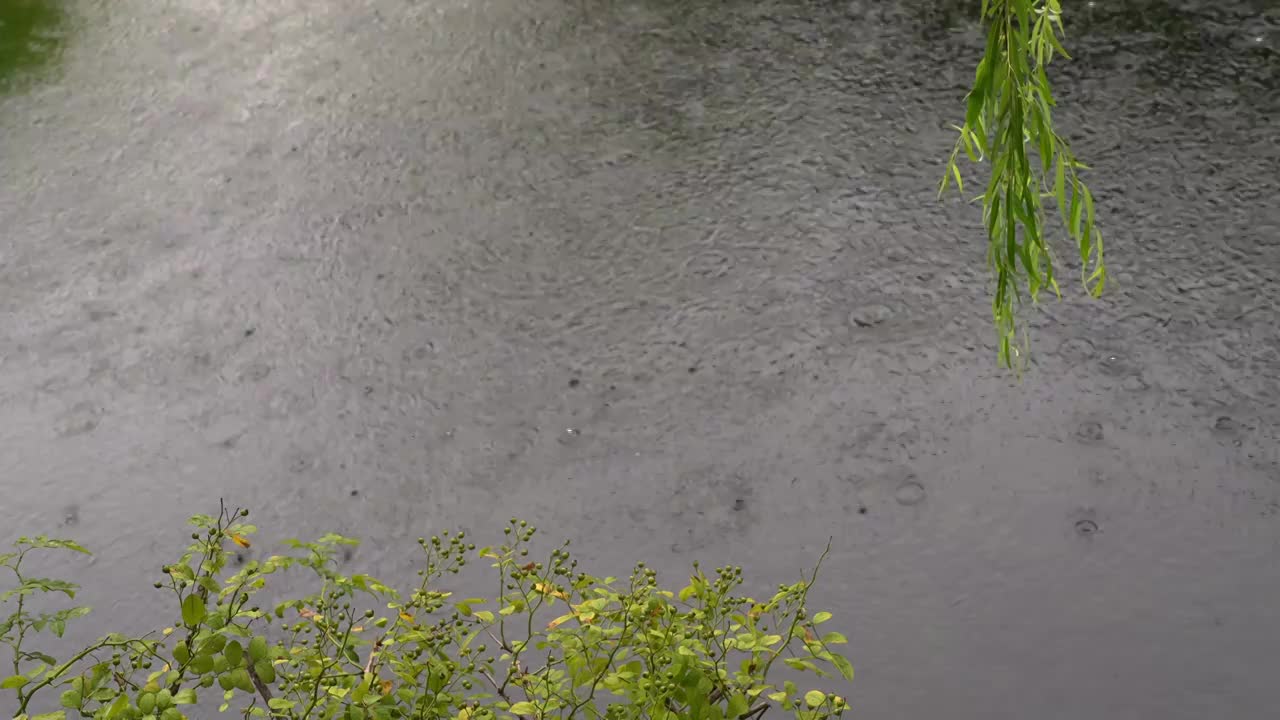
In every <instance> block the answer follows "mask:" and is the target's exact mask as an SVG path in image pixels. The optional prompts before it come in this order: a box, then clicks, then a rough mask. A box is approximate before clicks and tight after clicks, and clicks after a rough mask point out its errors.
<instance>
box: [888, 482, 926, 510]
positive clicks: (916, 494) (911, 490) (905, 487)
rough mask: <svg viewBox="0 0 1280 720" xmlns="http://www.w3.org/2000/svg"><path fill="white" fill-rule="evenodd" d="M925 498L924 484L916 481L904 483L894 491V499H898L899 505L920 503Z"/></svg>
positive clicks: (908, 505)
mask: <svg viewBox="0 0 1280 720" xmlns="http://www.w3.org/2000/svg"><path fill="white" fill-rule="evenodd" d="M924 498H925V491H924V486H923V485H921V484H920V483H918V482H915V481H911V482H904V483H902V484H901V485H899V486H898V489H897V490H896V491H894V493H893V499H894V500H897V501H898V504H899V505H905V506H907V507H910V506H912V505H919V504H920V503H921V502H924Z"/></svg>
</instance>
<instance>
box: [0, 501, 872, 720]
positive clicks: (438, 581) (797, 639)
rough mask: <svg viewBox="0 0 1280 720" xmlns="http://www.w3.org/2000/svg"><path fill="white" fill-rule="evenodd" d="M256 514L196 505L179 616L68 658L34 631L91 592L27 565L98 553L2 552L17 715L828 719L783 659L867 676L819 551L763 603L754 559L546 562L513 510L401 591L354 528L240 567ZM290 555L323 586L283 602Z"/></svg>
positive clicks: (168, 587) (448, 548)
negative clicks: (355, 555) (457, 581)
mask: <svg viewBox="0 0 1280 720" xmlns="http://www.w3.org/2000/svg"><path fill="white" fill-rule="evenodd" d="M247 515H248V511H227V510H226V509H225V508H224V509H222V510H221V511H220V512H219V514H218V515H217V516H206V515H198V516H195V517H193V518H192V519H191V523H192V524H193V525H194V526H195V532H194V533H192V535H191V538H192V541H193V542H192V543H191V545H190V546H189V547H188V548H187V549H186V552H185V553H183V555H182V557H181V558H180V559H179V560H178V561H177V562H174V563H173V564H171V565H167V566H165V567H164V579H163V581H161V582H157V583H156V584H155V586H156V588H159V589H161V590H162V591H164V592H166V593H168V594H172V596H173V600H174V602H175V604H176V605H177V613H176V615H177V616H178V617H176V618H175V620H176V621H175V622H174V623H173V626H172V627H165V628H163V629H157V630H156V631H154V632H152V633H150V634H147V635H143V636H140V637H126V636H123V635H120V634H114V633H113V634H109V635H106V636H105V637H103V638H102V639H100V640H98V641H97V642H95V643H93V644H91V645H89V646H88V647H86V648H84V649H82V650H80V651H79V652H76V653H74V654H72V655H71V656H70V657H69V659H67V660H65V661H59V660H56V659H55V658H53V657H51V656H49V655H47V654H45V653H44V652H41V651H37V650H32V649H30V645H31V641H32V640H33V639H34V638H35V634H36V633H39V632H41V631H49V632H52V633H53V634H54V635H57V636H59V637H61V636H62V634H63V632H64V630H65V627H66V623H67V622H68V621H71V620H73V619H74V618H77V617H80V616H83V615H85V614H87V613H88V612H89V609H88V608H85V607H71V608H63V609H59V610H55V611H52V612H40V613H37V612H35V607H34V606H35V605H46V604H48V602H49V601H50V600H51V599H53V598H52V597H51V596H55V595H57V594H59V593H61V594H64V595H66V597H67V598H72V599H73V598H74V597H75V594H76V590H77V589H78V588H77V586H76V585H75V584H74V583H70V582H66V581H63V580H52V579H46V578H39V577H35V576H34V575H32V574H30V572H29V565H30V563H31V556H33V554H35V553H36V551H45V550H65V551H72V552H78V553H88V551H87V550H86V549H85V548H83V547H82V546H80V545H78V544H76V543H74V542H72V541H68V540H55V539H50V538H47V537H43V536H41V537H36V538H20V539H19V540H18V541H17V542H16V543H15V544H14V551H13V552H11V553H7V554H0V565H3V566H4V567H5V568H8V569H9V570H10V571H11V572H12V574H13V577H14V579H15V580H16V583H17V585H16V587H13V588H11V589H8V590H6V591H5V592H4V593H3V594H0V599H3V601H4V602H5V603H6V604H10V605H13V606H16V608H15V610H14V612H13V613H12V614H10V615H9V616H8V617H7V618H6V619H4V620H3V621H2V622H0V643H3V645H5V646H7V647H9V648H10V649H11V650H12V652H13V667H12V675H10V676H9V677H7V678H5V679H4V680H3V681H2V682H0V687H2V688H4V689H5V690H9V691H12V692H13V693H14V694H15V695H16V704H17V711H18V717H19V718H24V719H26V718H31V720H35V719H37V718H65V717H76V716H79V717H87V718H100V719H111V718H127V719H128V720H139V719H142V720H157V719H159V720H179V719H180V718H184V717H187V713H188V712H189V711H190V712H196V711H195V707H200V708H201V710H200V711H198V714H199V715H200V716H205V715H209V714H212V708H213V706H214V705H216V704H218V703H219V702H220V703H221V704H220V706H219V708H218V709H219V712H234V713H236V714H241V715H244V716H245V717H251V716H253V717H272V718H325V719H329V718H343V719H346V720H361V719H363V718H376V719H377V720H386V719H389V718H449V719H450V720H498V719H502V720H510V719H512V718H514V719H515V720H540V719H541V718H559V719H562V720H571V719H572V718H582V719H583V720H601V719H604V720H638V719H640V718H647V719H652V720H676V718H679V719H680V720H759V718H760V717H761V716H762V715H763V714H764V713H765V712H766V711H767V710H768V709H769V708H770V707H771V706H778V707H780V708H782V709H783V710H786V711H788V712H791V713H793V714H794V716H795V718H796V720H825V719H826V718H830V717H833V716H840V715H841V714H842V713H843V712H844V710H845V709H846V707H847V704H846V702H845V700H844V699H843V698H841V697H839V696H838V695H834V694H828V693H826V692H823V691H821V690H817V689H807V690H805V689H801V688H798V687H797V686H796V685H795V683H794V682H792V681H791V680H785V681H782V682H778V681H777V680H775V679H773V677H772V675H771V672H773V673H774V674H776V671H777V670H780V669H782V667H783V666H785V667H789V668H791V669H792V670H794V671H800V672H801V673H806V672H807V673H812V674H816V675H818V676H822V677H832V673H830V672H828V671H829V670H834V672H836V673H839V674H840V675H843V676H844V677H845V678H852V676H853V670H852V668H851V667H850V665H849V662H848V661H847V660H846V659H845V658H843V657H842V656H840V655H838V654H837V653H835V652H834V651H833V650H832V648H833V647H834V646H836V645H839V644H843V643H844V642H845V638H844V637H843V636H841V635H840V634H839V633H836V632H823V631H822V630H820V629H819V626H820V625H821V624H822V623H824V622H826V621H827V620H829V619H830V618H831V614H830V613H827V612H817V613H812V614H810V613H809V612H808V608H807V607H806V601H807V598H808V592H809V589H810V587H811V586H812V584H813V581H814V579H815V578H816V575H817V569H816V568H815V569H814V571H813V573H812V574H810V575H809V576H808V577H806V578H804V579H801V580H799V581H797V582H795V583H792V584H785V585H781V586H779V587H778V589H777V592H776V593H774V594H773V595H772V596H771V597H769V598H768V599H766V600H762V601H757V600H753V599H751V598H748V597H742V596H739V595H736V594H735V593H736V591H737V589H738V588H739V587H740V585H741V584H742V582H743V581H742V570H741V568H731V567H724V568H720V569H718V570H716V572H715V574H714V576H708V575H705V574H704V573H703V572H702V571H700V570H699V569H698V567H697V564H695V565H694V570H693V573H692V576H691V577H690V580H689V583H688V585H686V586H685V587H684V588H683V589H680V590H678V591H671V590H664V589H662V588H661V587H660V586H659V585H658V580H657V575H656V573H655V572H654V571H653V570H651V569H649V568H647V567H646V566H645V565H644V564H643V563H638V564H637V565H636V566H635V569H634V570H633V571H632V573H631V574H630V576H629V577H628V578H626V579H623V580H618V579H616V578H612V577H604V578H600V577H595V576H592V575H588V574H586V573H584V572H581V571H579V570H578V567H577V565H578V563H577V561H576V560H574V559H572V556H571V555H570V553H569V551H568V550H567V546H568V544H569V543H567V542H566V543H564V545H563V546H561V547H559V548H557V549H556V550H553V551H552V552H551V553H550V554H549V557H547V558H546V559H545V560H533V559H530V550H531V547H530V544H531V541H532V539H533V536H534V528H533V527H531V526H529V525H528V524H527V523H525V522H521V521H518V520H512V521H511V523H510V524H509V525H508V526H506V527H504V528H503V530H502V532H503V542H502V543H501V544H499V545H496V546H493V547H483V548H479V549H477V548H476V547H475V545H473V544H472V543H471V542H470V540H469V538H467V536H466V534H465V533H462V532H458V533H454V534H450V533H448V532H444V533H441V534H440V535H439V536H436V537H431V538H424V539H420V540H418V544H419V546H420V551H421V552H422V554H423V556H424V560H423V562H424V567H423V569H422V570H420V571H419V573H418V574H419V575H420V582H419V583H418V584H417V586H416V587H414V588H412V589H411V590H409V591H408V592H397V591H396V590H393V589H392V588H391V587H390V586H388V585H386V584H384V583H382V582H380V581H378V580H376V579H374V578H372V577H369V576H368V575H360V574H357V575H350V576H347V575H343V574H341V573H340V572H339V571H338V563H337V561H336V559H335V557H336V555H337V554H338V553H340V552H341V550H342V549H343V548H344V546H348V545H353V544H355V542H356V541H355V540H351V539H349V538H345V537H341V536H338V535H326V536H324V537H322V538H320V539H319V540H317V541H315V542H297V541H289V542H288V543H286V544H287V545H288V546H289V552H288V553H287V554H283V555H276V556H272V557H269V558H267V559H265V560H263V561H261V562H259V561H249V562H247V563H245V564H244V565H243V567H240V568H238V569H236V570H235V571H234V572H232V571H231V569H230V568H229V567H228V560H229V558H230V556H231V555H232V554H233V553H234V552H235V551H236V550H237V549H238V547H245V548H247V547H249V543H250V540H249V538H250V537H251V536H252V534H253V533H254V530H255V529H254V528H253V527H252V526H250V525H248V524H247V523H246V522H245V520H246V516H247ZM824 554H825V553H824ZM476 560H485V561H487V562H488V563H489V564H490V565H491V566H492V568H493V571H494V573H495V574H496V579H497V581H498V582H499V583H500V587H501V591H500V595H499V596H498V597H494V598H466V599H460V598H456V597H454V596H453V595H452V594H451V593H450V592H448V591H447V590H446V589H445V587H446V583H445V582H444V581H445V580H447V579H450V578H452V576H454V575H457V574H458V573H459V572H460V571H462V570H464V569H466V567H467V566H468V565H470V564H474V562H475V561H476ZM820 562H821V561H819V564H820ZM290 572H293V573H296V572H302V573H304V575H305V577H307V578H309V579H308V582H309V583H313V584H314V586H317V589H316V592H314V593H313V594H310V595H306V596H304V597H298V598H296V599H290V600H285V601H283V602H279V603H277V604H275V605H273V606H267V604H266V603H265V602H264V601H263V600H261V599H260V598H262V597H264V594H263V590H264V589H266V587H267V585H268V580H269V579H272V578H277V579H282V578H283V576H284V575H285V574H287V573H290ZM278 576H279V577H278ZM779 661H780V663H781V664H779ZM796 677H803V675H796ZM55 699H56V704H55ZM197 703H199V705H198V706H197ZM193 706H194V707H193ZM205 706H208V707H209V710H208V711H205V710H204V709H203V708H204V707H205ZM58 707H60V708H61V709H57V708H58Z"/></svg>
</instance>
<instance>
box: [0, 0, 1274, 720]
mask: <svg viewBox="0 0 1280 720" xmlns="http://www.w3.org/2000/svg"><path fill="white" fill-rule="evenodd" d="M67 8H68V11H69V13H70V15H71V16H72V17H71V18H70V19H69V20H68V24H69V26H74V27H82V28H84V31H83V32H81V33H78V34H77V35H76V36H75V38H74V41H73V42H69V43H67V44H66V46H65V48H64V49H63V51H62V52H61V56H60V60H59V63H58V72H57V73H56V74H54V75H53V76H49V77H46V78H45V79H44V81H43V82H41V83H38V84H34V85H31V86H29V87H27V88H25V89H24V91H22V92H19V93H12V94H10V95H8V96H6V97H4V98H2V99H0V228H3V230H4V232H3V234H2V235H0V447H3V448H4V450H3V453H2V454H0V458H3V465H0V470H2V471H3V474H2V475H0V477H3V478H4V480H3V483H4V484H3V486H2V489H3V491H4V501H3V503H0V527H5V528H11V529H12V530H11V532H10V534H17V533H18V532H36V531H42V530H44V531H50V532H59V533H63V534H71V535H74V536H76V537H79V538H81V539H83V540H85V541H86V542H88V543H89V544H91V545H93V546H94V547H95V548H97V549H98V550H100V551H101V552H102V555H101V559H99V560H97V561H96V562H95V563H93V564H92V565H88V566H87V567H77V568H76V571H77V572H79V573H80V574H81V575H82V578H83V580H84V582H85V583H86V584H88V585H90V586H91V587H92V588H94V590H93V591H92V592H90V593H89V600H90V602H93V603H96V604H97V605H99V610H100V612H101V614H102V618H100V620H102V621H104V622H105V621H106V620H111V621H114V622H117V623H120V624H121V625H123V626H125V627H138V626H139V625H140V624H142V623H144V622H145V621H148V620H150V614H151V613H152V612H153V610H154V609H155V608H156V607H157V603H158V602H159V600H158V599H157V598H155V597H153V596H152V593H151V591H150V585H149V583H148V582H143V580H149V579H150V577H151V575H152V571H151V570H148V569H147V568H154V567H157V566H158V565H159V563H160V562H161V561H162V558H167V557H168V555H167V554H166V552H165V548H166V547H168V546H170V545H171V544H172V543H173V542H176V541H178V540H179V539H180V538H182V537H183V535H182V530H181V522H180V519H181V516H182V515H185V514H186V513H189V512H192V511H196V510H204V509H207V508H209V507H210V505H211V504H212V503H215V502H216V500H217V498H218V497H225V498H227V499H228V500H229V501H231V502H234V503H239V504H247V505H250V506H252V507H253V508H254V509H255V512H256V516H257V520H258V521H259V523H260V524H261V525H264V526H267V527H270V528H272V531H273V533H274V534H276V535H281V536H282V535H290V534H311V533H320V532H323V531H328V530H334V531H338V532H345V533H349V534H355V535H359V536H361V537H364V538H366V539H367V540H368V542H366V544H365V545H364V546H363V547H362V548H361V549H360V550H359V551H358V552H356V553H355V555H354V557H353V558H352V562H353V564H355V563H358V564H359V565H360V566H361V567H362V568H371V569H374V570H376V571H377V572H380V573H382V574H384V575H388V576H392V577H395V576H397V575H400V574H403V573H405V572H406V571H407V570H408V569H409V567H410V566H411V563H412V557H411V555H410V554H409V553H410V551H411V549H412V547H413V541H412V539H411V538H416V537H417V536H418V535H421V534H424V533H428V532H430V531H433V530H435V529H438V528H440V527H441V526H442V523H449V524H450V525H453V526H458V525H461V526H464V527H467V528H469V529H471V530H472V531H473V532H474V533H483V531H484V529H485V528H486V527H488V526H490V525H495V524H496V523H499V522H503V521H504V519H505V518H506V517H508V516H509V515H510V514H512V513H513V512H515V513H520V514H522V515H524V516H526V517H528V518H529V519H530V520H533V521H535V522H537V523H539V525H540V527H541V528H542V529H543V532H544V533H545V534H547V535H551V536H562V535H563V536H570V537H573V538H574V539H577V540H581V541H589V542H585V543H582V544H583V545H585V549H584V550H582V551H581V552H582V554H583V555H582V557H583V561H584V563H585V562H589V564H592V565H595V566H597V567H599V568H600V569H601V571H602V572H605V571H614V572H616V569H617V568H618V567H625V566H628V565H629V564H630V562H631V561H633V560H636V559H644V560H646V561H648V562H650V563H651V564H653V565H655V566H656V567H659V568H663V569H666V570H669V571H672V572H677V573H678V571H680V570H681V569H682V568H684V567H685V566H686V564H687V562H688V561H689V560H691V559H694V558H703V559H704V560H705V561H706V562H711V563H716V564H720V563H723V562H734V563H741V564H743V565H744V566H746V567H747V568H748V569H749V570H754V576H755V577H756V578H758V579H759V581H760V587H761V588H768V587H769V586H770V584H772V583H774V582H777V581H779V580H782V579H789V578H791V577H792V576H793V575H794V573H795V571H796V566H797V565H798V564H804V563H811V562H812V561H813V560H814V559H815V558H816V557H817V555H818V553H819V552H820V549H821V547H822V546H823V545H824V544H825V542H826V540H827V538H828V537H830V536H834V538H835V541H834V544H833V553H832V556H831V559H830V561H829V564H828V565H827V566H826V568H827V570H826V578H825V584H824V585H823V586H822V593H821V598H820V604H822V605H824V606H828V607H830V608H831V609H832V610H833V611H835V612H836V613H837V617H838V618H839V619H840V621H841V622H842V623H843V625H844V627H843V628H842V630H844V631H846V634H847V635H848V636H849V637H850V639H851V645H850V651H849V654H850V655H851V657H852V659H853V660H854V663H855V666H856V667H857V669H858V673H859V677H858V680H857V682H856V683H855V684H854V686H853V688H852V689H851V690H852V692H851V694H850V697H851V702H853V704H854V708H855V711H856V713H857V715H858V716H859V717H929V716H934V715H940V714H944V713H945V714H946V715H947V716H948V717H951V718H956V719H957V720H960V719H963V718H990V717H1024V716H1025V715H1027V714H1028V713H1033V714H1035V716H1036V717H1048V718H1056V717H1064V718H1065V717H1077V716H1079V715H1082V714H1088V715H1089V716H1091V717H1099V718H1132V717H1162V718H1196V719H1197V720H1199V719H1200V718H1203V717H1206V716H1211V715H1214V714H1219V715H1223V714H1226V712H1227V711H1228V710H1230V711H1232V712H1233V714H1235V715H1244V716H1260V715H1262V714H1263V713H1264V712H1265V711H1266V710H1265V709H1269V708H1270V707H1271V706H1272V704H1273V702H1272V694H1273V693H1272V685H1273V682H1274V681H1273V677H1272V676H1273V675H1274V673H1273V672H1272V669H1271V663H1270V662H1269V659H1270V657H1271V656H1272V655H1273V648H1272V647H1271V646H1272V644H1273V642H1272V640H1271V639H1272V638H1274V637H1276V636H1277V633H1280V609H1277V606H1276V604H1275V603H1274V602H1273V599H1274V597H1275V596H1276V592H1277V590H1280V574H1278V573H1277V572H1276V570H1275V567H1276V565H1275V553H1276V551H1277V549H1280V548H1278V544H1280V543H1278V541H1280V517H1277V511H1278V510H1280V484H1278V483H1277V478H1280V464H1278V461H1280V456H1278V455H1277V451H1276V448H1277V447H1278V445H1277V442H1278V441H1280V437H1278V435H1280V433H1278V432H1277V430H1276V428H1277V427H1280V411H1278V410H1277V406H1276V402H1277V398H1278V397H1280V385H1278V381H1280V369H1278V368H1280V329H1278V327H1280V326H1278V325H1277V323H1276V314H1275V312H1276V303H1277V298H1278V296H1280V291H1278V289H1277V283H1276V279H1277V273H1278V272H1280V209H1278V207H1280V206H1277V204H1276V202H1275V197H1276V195H1277V190H1280V179H1278V175H1277V173H1276V167H1277V166H1278V163H1280V145H1278V136H1280V133H1278V132H1277V121H1276V118H1277V117H1280V94H1278V90H1277V87H1278V83H1277V71H1278V69H1280V59H1278V54H1277V46H1276V42H1277V39H1276V38H1277V23H1278V22H1280V20H1277V18H1276V16H1275V14H1274V11H1273V10H1272V9H1271V8H1269V7H1267V4H1266V3H1257V2H1255V3H1250V2H1220V3H1215V4H1213V5H1206V4H1199V5H1197V4H1191V3H1154V2H1127V3H1122V4H1115V3H1098V4H1096V5H1093V6H1092V7H1091V8H1090V9H1089V10H1087V11H1085V12H1083V13H1076V18H1077V19H1076V21H1075V22H1074V23H1073V24H1071V25H1070V26H1069V27H1068V30H1069V31H1070V32H1071V43H1070V46H1069V48H1070V49H1071V50H1072V52H1073V55H1074V58H1075V59H1074V60H1073V61H1071V62H1065V63H1062V64H1061V66H1060V67H1059V66H1058V65H1057V64H1055V68H1056V75H1055V79H1056V81H1057V83H1058V87H1057V89H1058V96H1059V98H1060V101H1061V103H1062V108H1061V110H1060V111H1059V113H1058V117H1059V122H1060V123H1061V124H1062V128H1063V130H1064V132H1066V133H1067V135H1068V136H1069V137H1070V138H1071V140H1072V142H1073V143H1074V144H1075V148H1076V150H1077V153H1078V154H1079V155H1080V156H1081V157H1082V158H1086V159H1087V160H1089V161H1091V164H1092V166H1093V167H1094V170H1093V172H1092V174H1091V176H1090V178H1091V181H1092V186H1093V188H1094V191H1095V194H1096V196H1097V197H1098V201H1099V208H1100V219H1101V221H1102V222H1103V223H1104V226H1103V227H1104V231H1105V232H1106V233H1107V237H1108V239H1109V241H1110V246H1109V247H1110V258H1109V260H1110V264H1111V267H1112V272H1113V274H1114V278H1115V282H1114V284H1113V288H1112V289H1111V290H1110V292H1109V293H1108V295H1107V296H1106V297H1105V298H1104V300H1103V301H1101V302H1084V301H1082V300H1080V299H1079V297H1080V295H1081V293H1080V292H1079V291H1077V290H1076V289H1075V288H1072V287H1068V288H1067V291H1068V294H1069V297H1068V299H1067V300H1066V301H1064V302H1062V303H1051V304H1046V305H1045V306H1044V307H1043V308H1042V309H1041V310H1040V311H1039V312H1038V313H1035V314H1033V315H1032V316H1031V317H1032V318H1033V320H1034V322H1033V325H1034V335H1033V353H1034V358H1033V362H1034V364H1033V366H1032V368H1031V369H1030V371H1029V373H1028V375H1027V376H1026V378H1025V379H1024V380H1023V382H1022V383H1021V385H1018V384H1015V383H1014V382H1013V380H1012V379H1011V378H1010V377H1009V376H1008V375H1006V374H1005V373H1002V372H1000V371H998V370H997V369H996V368H995V352H994V348H993V347H992V344H991V342H990V340H991V330H990V327H989V315H988V310H987V307H988V306H987V297H986V294H985V288H984V284H983V283H984V277H985V276H984V268H983V260H984V252H985V247H984V245H983V242H982V236H981V229H980V227H979V225H978V217H977V214H976V212H975V210H974V208H973V207H971V206H966V205H965V204H963V203H961V202H960V201H958V200H952V201H950V202H945V203H938V202H937V200H936V197H935V191H936V187H937V185H936V183H937V179H938V177H939V173H940V171H941V168H942V165H941V160H942V159H943V158H944V157H945V153H946V152H947V151H948V150H949V148H950V143H951V140H952V136H951V131H950V130H949V129H948V125H949V124H950V123H951V122H953V121H954V120H956V119H957V118H958V116H959V113H960V112H962V110H961V109H962V104H961V99H962V97H963V93H964V89H965V85H966V83H967V82H968V81H969V80H970V79H971V78H972V69H971V68H972V65H973V63H974V62H975V60H976V53H977V45H978V40H977V37H976V35H975V34H974V32H973V28H972V27H971V26H970V25H969V24H967V23H966V22H964V20H963V19H964V18H965V17H966V15H965V13H964V8H965V6H964V5H963V4H961V5H958V6H957V8H958V9H949V8H948V7H946V6H942V5H938V4H934V3H926V2H923V0H921V1H920V2H916V1H915V0H910V1H906V0H904V1H903V2H898V3H894V2H848V3H834V2H798V1H781V0H779V1H775V2H741V1H731V2H717V3H688V2H657V1H655V2H632V3H624V2H600V1H598V0H574V1H573V2H565V1H562V0H534V1H532V2H524V3H505V2H496V1H494V0H440V1H438V2H430V3H427V2H399V1H393V0H385V1H384V0H346V1H344V2H337V1H336V0H333V1H324V0H308V1H307V2H302V0H281V1H280V2H274V3H247V2H246V3H231V2H217V3H215V2H205V1H203V0H174V1H173V2H169V3H164V4H158V3H154V2H151V1H150V0H145V1H144V0H121V1H120V2H113V3H109V4H108V3H100V2H91V1H90V0H84V1H83V2H71V3H67ZM1073 12H1074V10H1073ZM1269 13H1270V14H1269ZM1067 255H1068V257H1069V253H1068V254H1067ZM1064 274H1069V273H1064ZM257 551H258V548H257V547H255V552H257ZM670 577H672V578H678V577H679V575H678V574H676V575H671V576H670ZM673 581H674V580H673ZM95 629H96V628H95Z"/></svg>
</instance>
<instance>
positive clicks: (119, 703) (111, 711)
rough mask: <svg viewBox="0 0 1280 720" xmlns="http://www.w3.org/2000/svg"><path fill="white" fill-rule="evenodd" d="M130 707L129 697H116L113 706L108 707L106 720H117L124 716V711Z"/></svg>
mask: <svg viewBox="0 0 1280 720" xmlns="http://www.w3.org/2000/svg"><path fill="white" fill-rule="evenodd" d="M128 707H129V696H128V695H118V696H116V699H115V701H113V702H112V703H111V705H110V706H108V707H107V712H106V718H105V720H115V719H116V718H118V717H120V716H122V715H124V711H125V709H126V708H128Z"/></svg>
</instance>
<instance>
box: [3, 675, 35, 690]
mask: <svg viewBox="0 0 1280 720" xmlns="http://www.w3.org/2000/svg"><path fill="white" fill-rule="evenodd" d="M29 682H31V681H30V680H29V679H27V678H25V677H23V676H21V675H11V676H9V677H7V678H5V679H4V680H3V681H0V690H11V689H13V688H20V687H22V686H23V685H26V684H27V683H29Z"/></svg>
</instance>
